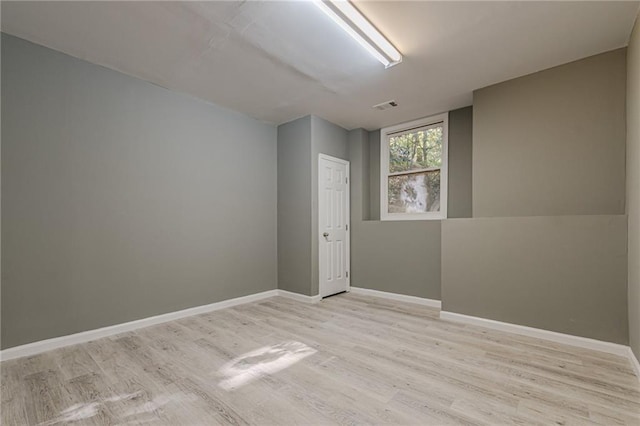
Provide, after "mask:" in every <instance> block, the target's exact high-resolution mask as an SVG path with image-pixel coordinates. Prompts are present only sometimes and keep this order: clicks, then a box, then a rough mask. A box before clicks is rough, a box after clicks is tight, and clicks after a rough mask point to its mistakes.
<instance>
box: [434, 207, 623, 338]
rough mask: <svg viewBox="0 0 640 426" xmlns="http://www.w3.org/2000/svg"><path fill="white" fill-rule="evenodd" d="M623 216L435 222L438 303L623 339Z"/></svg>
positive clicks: (554, 328)
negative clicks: (438, 247) (438, 243)
mask: <svg viewBox="0 0 640 426" xmlns="http://www.w3.org/2000/svg"><path fill="white" fill-rule="evenodd" d="M626 271H627V253H626V217H625V216H623V215H617V216H595V215H592V216H557V217H513V218H482V219H455V220H449V221H444V222H443V224H442V303H443V307H442V309H443V310H445V311H450V312H458V313H462V314H466V315H473V316H478V317H482V318H490V319H494V320H498V321H504V322H509V323H515V324H521V325H526V326H531V327H537V328H542V329H546V330H552V331H557V332H561V333H568V334H573V335H576V336H583V337H590V338H594V339H600V340H605V341H610V342H615V343H622V344H626V343H627V341H628V334H627V306H626V293H627V289H626V278H627V277H626Z"/></svg>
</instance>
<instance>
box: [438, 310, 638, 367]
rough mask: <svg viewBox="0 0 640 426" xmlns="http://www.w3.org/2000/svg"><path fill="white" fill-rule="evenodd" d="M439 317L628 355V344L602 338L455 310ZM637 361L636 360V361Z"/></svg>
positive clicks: (443, 312) (445, 312) (443, 313)
mask: <svg viewBox="0 0 640 426" xmlns="http://www.w3.org/2000/svg"><path fill="white" fill-rule="evenodd" d="M440 319H443V320H448V321H454V322H459V323H463V324H470V325H476V326H479V327H485V328H490V329H493V330H499V331H506V332H509V333H514V334H520V335H523V336H528V337H535V338H538V339H544V340H549V341H551V342H556V343H564V344H565V345H570V346H575V347H578V348H584V349H593V350H595V351H600V352H606V353H609V354H614V355H619V356H623V357H628V356H629V350H630V348H629V346H625V345H620V344H618V343H611V342H604V341H602V340H596V339H590V338H588V337H580V336H573V335H571V334H564V333H558V332H555V331H549V330H543V329H540V328H533V327H527V326H524V325H517V324H511V323H507V322H501V321H495V320H491V319H486V318H479V317H473V316H470V315H463V314H457V313H455V312H447V311H441V312H440ZM636 362H637V361H636ZM639 377H640V376H639Z"/></svg>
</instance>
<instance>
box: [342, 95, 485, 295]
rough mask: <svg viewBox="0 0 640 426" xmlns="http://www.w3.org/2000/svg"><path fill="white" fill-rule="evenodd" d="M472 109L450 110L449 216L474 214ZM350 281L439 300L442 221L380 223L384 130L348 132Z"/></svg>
mask: <svg viewBox="0 0 640 426" xmlns="http://www.w3.org/2000/svg"><path fill="white" fill-rule="evenodd" d="M472 115H473V113H472V107H466V108H461V109H458V110H455V111H451V112H449V194H448V195H449V205H448V209H449V211H448V214H449V216H450V217H469V216H471V139H472V138H471V132H472ZM349 159H350V160H351V209H352V211H351V225H352V228H351V229H352V231H351V285H352V286H354V287H364V288H369V289H374V290H380V291H387V292H391V293H399V294H406V295H410V296H418V297H425V298H428V299H436V300H439V299H440V297H441V295H440V289H441V283H440V267H441V266H440V263H441V255H440V221H439V220H430V221H382V222H381V221H380V131H379V130H378V131H373V132H369V133H368V134H367V132H365V131H363V130H361V129H358V130H352V131H351V132H350V133H349Z"/></svg>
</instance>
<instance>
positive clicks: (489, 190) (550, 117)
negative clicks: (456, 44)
mask: <svg viewBox="0 0 640 426" xmlns="http://www.w3.org/2000/svg"><path fill="white" fill-rule="evenodd" d="M625 56H626V51H625V49H618V50H614V51H611V52H607V53H603V54H601V55H596V56H592V57H589V58H586V59H583V60H580V61H577V62H572V63H570V64H566V65H562V66H559V67H556V68H552V69H549V70H545V71H541V72H538V73H535V74H531V75H528V76H525V77H521V78H517V79H514V80H510V81H507V82H504V83H500V84H497V85H495V86H490V87H487V88H484V89H481V90H477V91H476V92H474V101H473V102H474V106H473V109H474V112H473V114H474V121H473V136H474V140H473V214H474V216H476V217H487V216H538V215H542V216H545V215H551V216H553V215H575V214H623V213H624V199H625V189H624V188H625V80H626V77H625V75H626V69H625V67H626V65H625Z"/></svg>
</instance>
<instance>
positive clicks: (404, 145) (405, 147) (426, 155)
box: [389, 126, 443, 173]
mask: <svg viewBox="0 0 640 426" xmlns="http://www.w3.org/2000/svg"><path fill="white" fill-rule="evenodd" d="M442 133H443V130H442V126H438V127H431V128H429V129H423V130H417V131H415V132H411V133H405V134H404V135H399V136H391V137H390V138H389V173H394V172H406V171H410V170H417V169H426V168H429V167H440V166H441V165H442Z"/></svg>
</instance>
